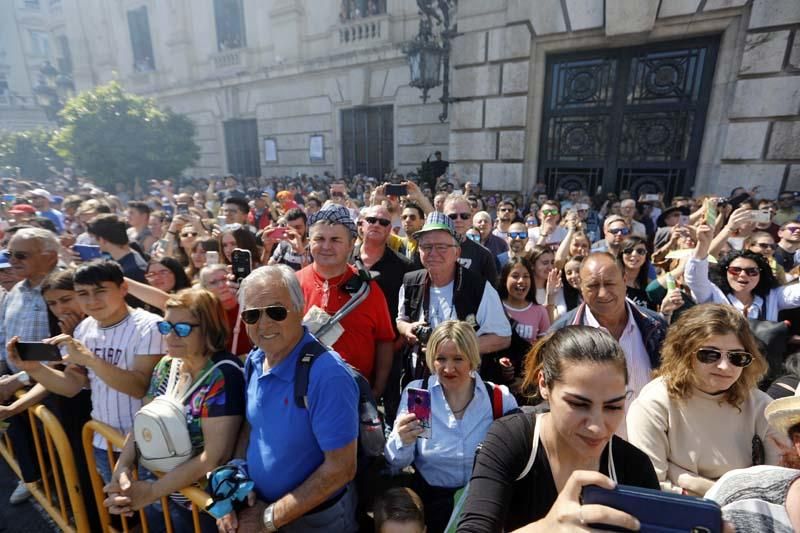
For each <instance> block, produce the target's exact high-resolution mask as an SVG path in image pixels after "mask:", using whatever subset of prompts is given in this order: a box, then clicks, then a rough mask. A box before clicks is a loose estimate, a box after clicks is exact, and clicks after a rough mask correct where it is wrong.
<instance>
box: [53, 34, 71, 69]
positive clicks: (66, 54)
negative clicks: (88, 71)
mask: <svg viewBox="0 0 800 533" xmlns="http://www.w3.org/2000/svg"><path fill="white" fill-rule="evenodd" d="M57 41H58V48H59V49H60V51H61V57H59V58H58V70H59V71H60V72H61V73H62V74H72V52H70V49H69V41H68V40H67V36H66V35H59V36H58V38H57Z"/></svg>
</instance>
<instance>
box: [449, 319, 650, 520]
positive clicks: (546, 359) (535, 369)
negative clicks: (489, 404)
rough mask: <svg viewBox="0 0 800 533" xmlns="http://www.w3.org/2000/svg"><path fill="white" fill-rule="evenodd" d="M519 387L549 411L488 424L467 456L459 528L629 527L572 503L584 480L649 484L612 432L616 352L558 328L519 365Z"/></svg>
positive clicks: (623, 373) (619, 371)
mask: <svg viewBox="0 0 800 533" xmlns="http://www.w3.org/2000/svg"><path fill="white" fill-rule="evenodd" d="M525 370H526V372H525V382H524V383H523V388H524V389H525V390H527V391H529V392H532V393H534V394H535V395H537V396H539V397H541V399H543V400H545V401H547V402H549V404H550V412H548V413H541V414H538V415H535V414H532V413H519V414H514V415H510V416H506V417H504V418H502V419H501V420H498V421H496V422H495V423H494V424H493V425H492V427H491V428H490V429H489V432H488V434H487V435H486V439H485V440H484V442H483V444H482V446H481V449H480V450H479V451H478V452H477V455H476V457H475V468H474V469H473V471H472V479H471V480H470V485H469V494H468V495H467V499H466V502H465V503H464V507H463V510H462V512H461V520H460V522H459V525H458V531H459V532H480V533H485V532H487V531H492V532H495V531H496V532H499V531H515V530H519V531H526V532H527V531H531V532H532V531H547V532H548V533H549V532H553V531H589V530H590V527H589V524H605V525H608V526H615V527H617V528H626V529H633V530H637V529H639V524H638V522H637V521H636V519H635V518H634V517H632V516H630V515H628V514H626V513H623V512H621V511H617V510H615V509H611V508H609V507H605V506H600V505H581V503H580V496H581V490H582V488H583V487H584V486H586V485H599V486H600V487H604V488H608V489H611V488H613V487H614V486H615V485H616V483H617V482H619V483H621V484H625V485H633V486H636V487H645V488H650V489H658V478H657V477H656V473H655V471H654V470H653V465H652V464H651V463H650V459H648V457H647V455H645V454H644V452H642V451H640V450H639V449H637V448H635V447H634V446H633V445H631V444H629V443H627V442H626V441H624V440H622V439H621V438H619V437H617V436H615V435H614V433H615V432H616V431H617V428H618V427H619V425H620V424H621V423H623V419H624V418H625V400H626V398H627V397H628V387H627V384H628V372H627V367H626V365H625V354H624V353H623V352H622V348H620V346H619V344H618V343H617V341H615V340H614V338H613V337H611V335H609V334H608V333H607V332H605V331H603V330H600V329H596V328H591V327H587V326H568V327H566V328H563V329H560V330H558V331H556V332H554V333H551V334H550V335H548V336H547V337H544V339H542V340H541V341H540V342H539V343H538V344H536V346H534V347H533V349H532V350H531V351H530V353H529V354H528V356H527V358H526V362H525Z"/></svg>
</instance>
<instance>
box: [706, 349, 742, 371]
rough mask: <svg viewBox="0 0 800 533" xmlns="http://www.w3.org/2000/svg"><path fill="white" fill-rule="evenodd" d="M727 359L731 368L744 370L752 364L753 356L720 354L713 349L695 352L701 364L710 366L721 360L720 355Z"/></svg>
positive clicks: (737, 353) (733, 353)
mask: <svg viewBox="0 0 800 533" xmlns="http://www.w3.org/2000/svg"><path fill="white" fill-rule="evenodd" d="M723 353H724V354H725V355H726V356H727V357H728V361H729V362H730V363H731V364H732V365H733V366H738V367H740V368H744V367H746V366H748V365H749V364H750V363H752V362H753V354H751V353H750V352H744V351H738V350H737V351H732V352H722V351H720V350H717V349H715V348H700V349H699V350H697V360H698V361H700V362H701V363H704V364H707V365H710V364H714V363H716V362H717V361H719V360H720V359H721V358H722V354H723Z"/></svg>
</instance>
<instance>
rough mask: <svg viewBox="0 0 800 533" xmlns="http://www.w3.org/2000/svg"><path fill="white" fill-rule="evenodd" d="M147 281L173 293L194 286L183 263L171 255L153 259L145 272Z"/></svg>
mask: <svg viewBox="0 0 800 533" xmlns="http://www.w3.org/2000/svg"><path fill="white" fill-rule="evenodd" d="M144 277H145V279H147V283H149V284H150V285H152V286H153V287H156V288H157V289H161V290H162V291H164V292H168V293H173V292H178V291H179V290H181V289H188V288H189V287H191V286H192V282H191V281H190V280H189V276H187V275H186V271H185V270H184V269H183V267H182V266H181V264H180V263H179V262H178V261H177V260H176V259H173V258H171V257H162V258H161V259H152V260H151V261H150V262H149V263H148V264H147V270H146V271H145V273H144Z"/></svg>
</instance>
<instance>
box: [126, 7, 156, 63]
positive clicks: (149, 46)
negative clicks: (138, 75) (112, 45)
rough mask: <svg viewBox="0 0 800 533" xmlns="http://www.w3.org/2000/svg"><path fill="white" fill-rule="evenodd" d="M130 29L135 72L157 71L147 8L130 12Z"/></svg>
mask: <svg viewBox="0 0 800 533" xmlns="http://www.w3.org/2000/svg"><path fill="white" fill-rule="evenodd" d="M128 29H129V30H130V32H131V48H133V70H135V71H136V72H149V71H151V70H155V69H156V62H155V60H154V59H153V42H152V40H151V39H150V23H149V22H148V20H147V7H146V6H142V7H140V8H137V9H131V10H130V11H128Z"/></svg>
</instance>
